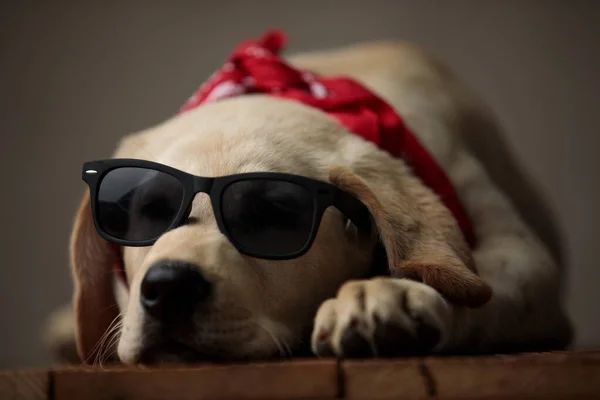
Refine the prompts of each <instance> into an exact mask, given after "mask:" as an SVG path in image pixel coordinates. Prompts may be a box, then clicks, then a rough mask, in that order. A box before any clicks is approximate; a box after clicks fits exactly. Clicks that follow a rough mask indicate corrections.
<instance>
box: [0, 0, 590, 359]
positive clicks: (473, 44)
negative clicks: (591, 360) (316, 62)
mask: <svg viewBox="0 0 600 400" xmlns="http://www.w3.org/2000/svg"><path fill="white" fill-rule="evenodd" d="M12 3H14V4H12V5H11V4H7V3H6V2H3V3H2V5H1V6H0V151H1V153H0V155H1V157H0V183H1V184H2V186H1V187H0V194H1V195H0V227H1V229H0V250H1V251H2V256H3V257H2V260H3V262H2V265H1V266H0V367H24V366H39V365H45V364H47V363H48V362H49V359H48V356H47V354H45V352H44V349H43V346H42V344H41V343H40V340H39V337H40V330H41V327H42V325H43V322H44V318H45V316H46V315H47V313H48V312H50V311H51V310H52V309H53V308H54V307H56V306H58V305H60V304H62V303H64V302H66V301H67V300H68V299H69V298H70V291H71V284H70V280H69V272H68V268H67V241H68V234H69V230H70V225H71V222H72V216H73V212H74V210H75V207H76V205H77V202H78V198H79V196H80V195H81V194H82V192H83V190H84V189H85V186H84V184H83V183H82V182H81V181H80V167H81V163H82V162H83V161H84V160H86V159H93V158H102V157H106V156H109V155H110V152H111V151H112V149H113V147H114V145H115V142H116V140H117V139H118V138H119V137H120V136H121V135H123V134H125V133H127V132H132V131H135V130H138V129H142V128H145V127H148V126H151V125H153V124H156V123H158V122H160V121H162V120H164V119H165V118H167V117H168V116H170V115H172V114H173V112H174V111H175V110H176V109H177V108H178V107H179V106H180V104H181V103H182V102H183V101H184V100H185V99H186V98H187V97H188V96H189V95H190V94H191V92H192V91H193V90H194V89H195V88H196V87H197V86H198V85H199V84H200V83H201V81H202V80H203V79H204V78H206V77H207V76H208V74H209V73H211V72H212V70H213V69H215V68H216V67H217V66H219V64H220V63H221V61H222V60H223V59H224V58H225V57H226V56H227V54H228V52H229V50H230V49H231V48H232V46H234V45H235V44H236V43H237V42H238V41H239V40H241V39H244V38H247V37H250V36H255V35H258V34H259V33H261V32H262V31H263V30H264V29H265V28H269V27H273V26H278V27H283V28H285V29H286V30H287V31H288V33H289V35H290V38H291V45H290V49H291V50H301V49H309V48H325V47H330V46H335V45H340V44H345V43H351V42H355V41H359V40H365V39H377V38H401V39H405V40H409V41H413V42H416V43H418V44H421V45H423V46H425V47H426V48H428V49H429V50H431V51H432V52H434V53H435V54H437V55H438V56H439V57H440V58H442V59H443V60H445V61H446V62H447V63H448V64H450V66H452V67H453V68H454V70H455V71H456V72H457V74H458V75H459V76H461V77H462V78H463V80H464V81H466V82H467V83H468V84H469V85H470V86H471V87H472V88H473V89H475V91H477V92H478V93H479V94H480V95H481V96H482V97H483V98H485V99H486V101H487V102H488V103H489V104H490V105H491V106H492V107H493V108H494V110H495V111H496V114H497V115H498V117H499V119H500V120H501V122H502V123H503V125H504V126H505V128H506V130H507V135H508V137H509V140H510V143H511V144H512V146H513V147H514V151H515V152H516V153H517V155H518V156H519V158H520V159H521V160H523V161H524V163H525V165H526V166H527V167H528V168H529V170H530V172H531V173H532V175H533V176H534V177H535V178H537V179H538V180H539V181H540V183H541V185H542V188H543V189H544V190H545V192H546V194H547V195H548V197H549V199H550V202H551V204H552V205H553V207H554V208H555V209H556V210H557V211H558V215H559V218H560V221H559V222H560V224H561V225H562V227H563V228H564V230H565V232H566V241H567V242H566V245H567V250H568V261H569V274H568V276H569V280H568V282H567V289H568V298H567V302H566V304H567V306H568V309H569V311H570V313H571V315H572V318H573V320H574V322H575V324H576V327H577V329H578V332H577V345H578V347H593V346H600V311H599V310H598V306H599V305H600V294H599V291H598V290H597V285H598V284H600V265H599V264H598V261H597V259H596V251H598V248H599V247H600V246H599V245H598V244H597V243H596V240H598V238H600V230H599V229H598V222H600V221H599V220H600V218H599V216H600V213H599V211H598V203H599V202H600V187H599V186H600V185H599V183H598V182H599V181H600V179H599V178H598V172H600V158H599V157H598V155H597V153H598V151H597V149H598V147H599V145H600V139H599V137H600V132H599V128H600V123H599V114H600V110H599V109H598V105H599V104H600V102H599V100H600V94H599V93H600V79H599V78H598V71H600V1H594V0H591V1H583V0H578V1H575V0H573V1H562V2H556V1H523V0H514V1H508V0H495V1H483V0H480V1H477V0H471V1H469V0H455V1H443V0H438V1H383V0H380V1H369V2H367V1H358V0H352V1H325V0H320V1H313V0H303V1H282V0H280V1H274V0H273V1H267V0H255V1H242V0H239V1H229V2H227V1H219V2H216V1H215V2H213V1H196V2H175V1H173V2H166V1H165V2H142V1H139V2H135V1H120V2H117V1H114V2H110V1H109V2H66V1H54V2H49V1H48V2H41V1H39V2H36V3H37V4H35V3H33V2H32V3H29V2H25V1H21V2H17V1H13V2H12ZM82 3H86V4H82ZM17 4H18V5H17Z"/></svg>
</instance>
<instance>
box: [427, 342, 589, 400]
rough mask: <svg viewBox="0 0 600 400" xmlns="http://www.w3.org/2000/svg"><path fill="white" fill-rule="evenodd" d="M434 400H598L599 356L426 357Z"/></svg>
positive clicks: (586, 354) (584, 354)
mask: <svg viewBox="0 0 600 400" xmlns="http://www.w3.org/2000/svg"><path fill="white" fill-rule="evenodd" d="M425 366H426V367H427V369H428V371H429V372H428V373H429V374H430V375H431V377H432V384H433V393H432V394H433V395H434V396H436V398H439V399H501V398H519V399H523V398H544V399H546V398H548V399H550V398H551V399H580V398H599V399H600V353H592V352H590V353H553V354H521V355H511V356H490V357H453V358H430V359H427V360H426V361H425Z"/></svg>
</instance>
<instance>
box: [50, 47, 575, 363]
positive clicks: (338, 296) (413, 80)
mask: <svg viewBox="0 0 600 400" xmlns="http://www.w3.org/2000/svg"><path fill="white" fill-rule="evenodd" d="M288 61H289V62H290V65H292V66H293V67H294V68H301V69H302V70H303V71H311V72H312V73H315V74H317V76H344V77H349V78H352V79H353V80H355V81H356V82H359V83H360V84H361V85H364V87H366V88H368V89H369V90H370V91H372V92H373V93H375V94H377V95H378V96H379V97H380V98H382V99H384V100H385V102H386V103H387V104H388V105H390V106H391V107H392V108H393V110H395V112H396V113H397V114H398V115H399V116H400V117H401V118H402V120H403V121H404V123H405V124H406V125H407V126H408V127H409V129H410V130H411V131H412V132H413V133H414V134H415V135H416V137H417V138H418V139H419V141H420V142H421V143H422V144H423V145H424V146H425V148H426V149H427V150H428V151H429V152H430V154H432V155H433V158H434V159H435V161H436V162H437V163H438V165H439V166H441V168H442V169H443V171H444V172H445V173H446V174H447V176H448V177H449V179H450V181H451V182H452V184H453V187H454V189H455V190H456V194H457V197H458V199H460V202H461V204H462V206H463V207H464V209H465V210H466V213H467V214H468V218H469V219H470V222H471V223H472V230H473V232H474V234H475V236H476V239H477V242H476V244H473V245H471V246H470V245H469V243H468V241H467V240H466V236H465V235H464V231H461V226H460V224H459V223H458V221H457V219H456V218H455V215H454V214H453V213H452V212H450V210H449V208H448V207H447V204H446V203H445V202H444V201H443V199H442V198H441V197H440V196H438V195H437V194H436V193H435V192H434V191H433V190H431V188H430V187H428V186H427V185H426V184H425V183H424V182H423V180H422V179H421V177H420V176H418V175H417V174H415V173H414V171H413V169H412V166H411V163H410V160H407V158H406V157H404V158H403V157H396V156H393V155H392V154H390V153H389V152H387V151H385V150H384V149H382V148H380V147H379V146H377V145H376V144H374V143H373V142H371V141H369V140H365V139H364V138H363V137H361V136H359V135H357V134H355V133H353V132H351V131H350V130H349V129H348V128H347V127H346V126H344V125H343V124H341V123H339V121H336V120H335V119H334V118H331V116H330V115H328V114H327V113H326V112H324V111H323V110H321V109H318V108H317V107H312V106H309V105H307V104H305V103H303V102H302V101H296V100H294V99H286V98H281V97H279V96H276V95H272V94H268V93H252V94H245V93H242V91H240V90H239V88H237V87H233V88H231V87H230V88H225V89H223V88H221V89H222V90H225V91H227V90H228V95H227V96H222V93H221V94H220V98H219V99H216V101H207V102H206V103H204V104H202V105H201V106H199V107H193V108H190V109H187V110H185V112H182V113H180V114H178V115H177V116H175V117H174V118H172V119H170V120H168V121H166V122H164V123H162V124H160V125H159V126H156V127H153V128H151V129H148V130H145V131H143V132H139V133H135V134H131V135H129V136H127V137H125V138H124V139H123V140H122V141H121V143H120V144H119V146H118V148H117V150H116V152H115V153H114V156H113V157H114V158H115V159H136V160H146V161H151V162H154V163H158V164H160V165H163V166H167V167H170V168H173V169H175V170H177V171H181V172H183V173H185V174H189V176H192V175H193V176H195V177H210V178H212V177H215V178H220V177H227V176H232V175H235V176H237V175H238V174H247V173H282V174H292V175H294V176H300V177H303V178H309V179H311V182H312V180H314V181H319V182H321V183H323V184H325V183H330V184H331V185H326V186H323V188H324V189H323V190H324V191H327V190H329V189H327V188H328V187H330V186H331V188H334V187H335V190H339V192H340V193H345V194H349V195H350V196H351V197H352V198H354V199H357V200H359V201H360V203H361V205H362V206H363V207H364V208H365V210H367V211H368V216H369V218H368V219H369V222H370V224H369V228H368V229H366V228H365V229H361V227H360V226H359V224H357V223H356V221H355V220H353V219H352V218H349V216H348V215H345V213H344V207H343V206H340V207H336V206H334V207H328V208H327V209H326V210H324V212H323V215H322V217H321V221H320V224H319V225H318V230H317V231H316V232H315V237H314V240H313V241H312V243H311V244H310V247H309V248H308V249H306V251H305V252H304V253H303V254H299V255H298V256H296V257H292V258H289V257H288V258H286V257H280V258H277V257H271V258H269V257H256V256H250V255H248V252H247V251H240V245H239V244H235V243H233V242H232V240H231V235H230V234H229V235H228V234H226V233H224V231H223V229H221V228H222V226H221V222H219V221H220V220H221V219H224V218H225V219H226V218H232V219H235V218H236V217H228V216H227V215H226V213H228V212H229V213H234V214H235V213H240V215H241V217H239V222H241V223H242V225H243V224H244V223H245V224H246V228H244V229H247V231H246V235H247V237H249V239H248V240H249V241H252V240H255V241H256V242H259V241H261V240H263V239H264V238H261V237H260V236H259V235H262V234H263V233H261V232H259V228H256V230H253V229H252V225H251V226H250V228H249V229H248V224H250V222H248V221H250V220H247V219H244V218H246V217H248V212H250V211H248V210H250V209H252V210H254V209H255V208H253V207H255V206H256V205H255V204H254V203H253V201H254V200H253V199H254V197H253V196H255V194H254V192H255V191H256V190H258V191H261V190H262V191H263V192H261V193H263V194H261V195H260V196H267V195H265V194H264V193H266V192H265V191H268V190H270V189H264V188H259V189H257V188H256V187H253V188H246V189H240V192H239V193H238V194H237V197H235V198H233V200H231V201H230V203H231V204H230V205H228V206H227V207H229V208H227V210H223V209H222V208H224V206H223V205H222V204H221V206H217V208H219V207H220V208H221V209H219V210H216V209H215V202H214V199H212V197H213V195H212V194H210V196H209V192H208V191H202V189H201V188H200V186H202V185H200V186H197V187H195V189H194V190H195V192H194V196H193V197H192V198H190V204H189V207H188V208H187V209H186V210H185V211H186V214H185V220H184V221H182V222H181V223H179V224H177V225H176V226H175V227H172V228H171V229H165V231H164V232H160V235H158V237H157V238H156V240H154V241H152V243H150V244H148V245H145V246H128V245H119V244H118V243H115V242H114V241H110V240H105V239H106V238H103V237H102V236H101V235H100V234H99V232H98V229H97V227H96V226H95V225H94V217H93V212H92V208H93V206H94V205H93V204H92V200H91V198H92V199H93V198H94V193H92V196H90V194H89V191H87V192H86V194H85V196H84V198H83V201H82V204H81V207H80V208H79V211H78V213H77V217H76V221H75V225H74V229H73V233H72V242H71V256H72V271H73V277H74V281H75V295H74V317H73V320H72V321H73V325H74V327H73V331H74V332H75V333H74V338H75V339H74V340H75V341H76V343H77V348H78V351H79V356H80V357H81V359H82V360H83V361H84V362H90V363H93V362H101V361H106V360H108V359H110V358H111V357H113V356H117V357H118V359H119V360H120V361H121V362H123V363H126V364H136V363H162V362H195V361H201V360H241V359H246V360H248V359H263V358H270V357H287V356H291V355H302V354H306V353H310V352H312V353H313V354H315V355H319V356H337V357H357V356H359V357H371V356H395V355H404V354H427V353H458V352H460V353H463V352H473V353H480V352H497V351H507V350H544V349H553V348H562V347H565V346H567V345H568V343H569V341H570V339H571V329H570V324H569V321H568V319H567V318H566V316H565V313H564V312H563V308H562V305H561V295H560V286H561V271H560V268H559V265H560V261H561V260H560V249H559V245H558V243H557V240H556V238H555V237H554V236H553V233H552V229H554V228H553V227H552V223H553V220H552V216H551V214H550V213H549V212H547V211H546V208H545V205H544V204H543V201H542V200H541V199H540V198H539V197H536V195H535V189H534V187H533V186H532V185H531V184H530V183H528V182H527V181H526V180H524V178H523V177H522V176H523V175H522V173H521V171H520V170H519V168H517V167H516V166H515V164H514V163H513V162H512V161H510V156H507V155H506V151H505V150H502V148H501V147H494V148H493V149H492V152H493V153H494V156H495V157H496V158H495V159H496V160H497V159H498V158H502V157H504V159H503V160H502V161H500V162H497V161H494V157H491V156H490V157H483V158H478V156H477V154H478V152H479V153H480V154H486V151H487V152H488V153H489V149H490V148H489V146H488V147H487V148H486V145H485V143H495V142H494V141H497V140H498V139H497V138H498V133H497V132H498V131H499V130H498V128H497V126H496V124H495V122H493V118H491V117H490V114H489V112H488V111H487V109H486V108H485V107H484V106H483V105H482V104H481V103H480V101H479V100H478V99H477V98H476V97H475V96H473V95H472V94H471V93H470V92H469V91H468V90H467V89H466V88H465V87H464V86H463V85H462V84H461V83H460V82H459V81H458V80H457V79H456V78H455V77H454V76H453V75H452V73H451V72H450V71H448V69H447V68H446V67H445V66H444V65H442V64H441V63H440V62H439V61H437V60H435V59H434V58H432V57H431V56H430V55H428V54H426V53H425V52H424V51H423V50H421V49H419V48H415V47H413V46H411V45H408V44H404V43H396V42H373V43H363V44H358V45H354V46H349V47H345V48H341V49H337V50H331V51H323V52H317V53H307V54H299V55H296V56H293V57H290V58H289V59H288ZM226 67H227V66H226ZM227 68H231V67H227ZM213 79H214V78H213ZM210 82H211V81H210V80H209V84H210ZM226 89H227V90H226ZM316 89H319V88H318V87H317V88H316ZM325 95H327V94H325ZM192 100H193V99H192ZM474 121H477V123H475V122H474ZM482 143H483V144H482ZM486 149H487V150H486ZM503 152H504V153H503ZM408 158H410V155H408ZM499 167H500V168H499ZM85 172H86V171H84V174H85ZM87 172H88V173H90V174H95V173H97V172H98V171H96V170H88V171H87ZM494 174H495V176H494ZM498 177H499V178H498ZM148 179H149V178H148ZM190 179H192V178H190ZM194 179H195V178H194ZM198 179H200V178H198ZM202 179H204V178H202ZM195 182H208V181H205V180H196V181H195ZM211 182H212V181H211ZM215 182H217V181H215ZM219 182H220V181H219ZM215 184H216V183H215ZM161 187H162V188H163V189H162V192H161V193H175V191H176V190H177V189H174V188H172V187H170V186H169V185H166V186H161ZM332 190H333V189H332ZM336 193H337V192H336ZM271 195H273V196H275V197H277V196H280V197H282V198H284V201H283V203H282V204H283V205H282V206H281V210H280V209H277V210H276V211H272V212H273V213H274V214H271V211H269V213H268V214H269V215H270V216H269V217H268V218H272V219H273V220H274V221H273V224H276V223H278V221H279V222H280V221H281V219H282V218H285V216H286V215H287V214H286V212H287V211H286V207H292V208H293V207H300V206H302V207H308V206H307V205H306V204H308V203H310V202H308V203H306V204H304V203H302V204H300V202H299V201H298V200H297V199H298V198H301V197H302V194H299V193H295V192H294V190H292V189H290V190H287V189H286V190H283V193H279V192H278V193H276V194H274V192H273V191H269V192H268V196H271ZM140 196H142V197H140V198H137V199H132V200H131V202H132V204H134V203H136V202H141V204H146V203H147V200H146V199H145V197H148V196H147V195H145V194H143V195H140ZM144 196H145V197H144ZM223 196H225V195H223ZM232 196H233V195H232ZM289 199H292V200H291V202H292V204H291V205H290V204H288V203H286V202H287V201H288V200H289ZM169 201H170V200H167V201H166V203H165V204H166V205H165V204H163V207H168V203H169ZM176 201H177V200H176ZM220 201H221V202H224V201H225V200H223V198H220ZM136 204H137V203H136ZM278 204H279V203H278ZM299 204H300V205H299ZM334 205H335V204H334ZM96 206H97V207H101V206H99V205H96ZM140 207H144V206H143V205H140ZM256 207H258V206H256ZM152 212H155V213H157V214H158V215H157V216H156V218H157V219H159V218H162V214H161V213H163V212H164V210H163V209H162V208H161V209H157V210H153V211H152ZM262 215H263V218H267V217H265V215H266V214H262ZM129 217H130V218H132V220H133V219H135V218H138V217H136V216H135V215H133V213H132V214H131V215H129ZM261 221H262V220H256V221H254V222H252V224H254V223H256V224H261V223H263V222H264V221H263V222H261ZM128 223H129V224H131V223H132V222H131V221H129V222H128ZM231 224H233V223H231ZM231 224H230V225H231ZM298 224H301V222H298ZM135 226H136V227H137V228H136V229H140V228H139V227H140V226H143V225H140V224H138V223H136V224H135ZM146 228H147V229H152V228H151V227H146ZM146 228H144V230H143V232H145V229H146ZM101 229H102V228H101ZM104 229H105V230H106V229H107V228H104ZM115 229H117V228H115ZM123 229H124V228H123ZM228 229H229V230H230V231H231V229H233V228H231V227H230V228H228ZM236 229H237V228H236ZM239 229H243V228H239ZM298 229H300V228H298ZM143 232H142V233H139V232H138V233H131V232H129V233H128V234H127V235H130V236H131V237H134V236H135V237H137V236H136V235H138V234H140V235H142V236H143ZM230 233H231V232H230ZM288 234H289V235H292V236H293V235H294V234H295V233H294V232H284V231H281V232H280V233H279V235H281V236H280V237H271V239H270V240H272V241H273V246H275V242H277V241H278V240H280V239H281V240H285V237H286V236H285V235H288ZM268 240H269V239H268V238H267V242H268ZM263 245H264V240H263ZM267 247H268V243H267ZM114 271H117V273H114ZM63 319H64V318H63ZM61 332H64V329H63V330H61Z"/></svg>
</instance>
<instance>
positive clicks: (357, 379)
mask: <svg viewBox="0 0 600 400" xmlns="http://www.w3.org/2000/svg"><path fill="white" fill-rule="evenodd" d="M422 363H423V361H422V360H421V359H418V358H414V359H404V360H362V361H344V362H343V363H342V376H343V377H342V381H343V382H344V395H345V398H348V399H373V400H375V399H422V398H425V397H427V395H428V387H427V381H426V377H425V376H423V371H422V368H421V366H422Z"/></svg>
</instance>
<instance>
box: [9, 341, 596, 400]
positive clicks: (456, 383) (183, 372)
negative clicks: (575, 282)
mask: <svg viewBox="0 0 600 400" xmlns="http://www.w3.org/2000/svg"><path fill="white" fill-rule="evenodd" d="M335 398H348V399H427V398H434V399H505V398H515V399H516V398H518V399H600V352H565V353H546V354H520V355H510V356H509V355H506V356H504V355H502V356H489V357H439V358H434V357H430V358H411V359H395V360H356V361H342V362H338V361H335V360H316V359H315V360H302V361H285V362H273V363H260V364H232V365H197V366H178V367H177V366H173V367H168V368H165V367H162V368H143V367H139V368H126V367H111V368H104V369H101V368H84V367H77V368H75V367H63V368H57V369H53V370H49V371H32V372H28V371H18V372H12V371H6V372H0V399H2V400H13V399H35V400H42V399H43V400H72V399H89V400H101V399H102V400H108V399H110V400H128V399H132V400H133V399H174V400H178V399H181V400H191V399H199V400H202V399H211V400H218V399H245V400H248V399H256V400H258V399H260V400H271V399H321V400H325V399H335Z"/></svg>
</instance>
